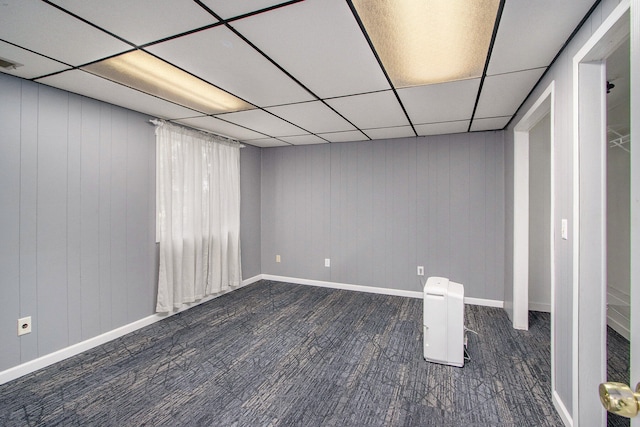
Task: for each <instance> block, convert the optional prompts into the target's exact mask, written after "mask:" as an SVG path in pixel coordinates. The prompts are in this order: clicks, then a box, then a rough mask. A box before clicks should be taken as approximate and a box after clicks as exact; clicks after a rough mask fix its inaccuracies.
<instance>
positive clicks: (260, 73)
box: [145, 27, 314, 106]
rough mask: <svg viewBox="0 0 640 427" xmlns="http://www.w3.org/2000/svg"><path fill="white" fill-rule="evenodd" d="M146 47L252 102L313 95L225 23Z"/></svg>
mask: <svg viewBox="0 0 640 427" xmlns="http://www.w3.org/2000/svg"><path fill="white" fill-rule="evenodd" d="M145 50H148V51H149V52H152V53H154V54H156V55H158V56H160V57H161V58H163V59H165V60H167V61H169V62H171V63H173V64H174V65H177V66H178V67H181V68H184V69H187V70H189V71H190V72H191V73H193V74H195V75H197V76H198V77H200V78H202V79H204V80H206V81H208V82H210V83H213V84H214V85H216V86H218V87H220V88H222V89H224V90H226V91H228V92H230V93H232V94H234V95H236V96H239V97H240V98H242V99H244V100H246V101H248V102H251V103H253V104H255V105H260V106H267V105H278V104H288V103H293V102H301V101H308V100H311V99H314V98H313V96H311V94H309V92H307V91H306V90H304V89H303V88H302V87H301V86H300V85H299V84H297V83H296V82H295V81H293V80H292V79H291V78H289V77H288V76H287V75H286V74H285V73H283V72H282V71H280V70H279V69H278V68H277V67H276V66H275V65H273V64H272V63H271V62H269V61H268V60H267V59H266V58H265V57H264V56H262V55H260V54H259V53H258V52H257V51H256V50H255V49H253V48H252V47H250V46H249V45H248V44H246V43H245V42H244V41H243V40H242V39H240V38H239V37H238V36H236V35H235V34H234V33H233V32H231V31H230V30H229V29H227V28H225V27H215V28H211V29H209V30H203V31H199V32H197V33H193V34H189V35H188V36H183V37H179V38H177V39H173V40H169V41H166V42H163V43H159V44H157V45H153V46H149V47H148V48H146V49H145ZM194 52H206V54H194Z"/></svg>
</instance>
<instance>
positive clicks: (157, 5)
mask: <svg viewBox="0 0 640 427" xmlns="http://www.w3.org/2000/svg"><path fill="white" fill-rule="evenodd" d="M52 2H53V3H56V4H57V5H59V6H61V7H63V8H65V9H66V10H68V11H70V12H73V13H74V14H76V15H78V16H80V17H81V18H84V19H86V20H87V21H89V22H91V23H93V24H95V25H97V26H98V27H100V28H103V29H105V30H107V31H109V32H111V33H113V34H115V35H117V36H120V37H122V38H124V39H125V40H127V41H129V42H131V43H135V44H136V45H141V44H144V43H149V42H152V41H156V40H160V39H163V38H165V37H169V36H172V35H174V34H179V33H183V32H185V31H189V30H192V29H194V28H200V27H204V26H206V25H210V24H214V23H216V22H218V20H217V19H216V18H214V17H213V16H212V15H211V14H210V13H209V12H207V11H206V10H204V9H203V8H202V7H200V6H198V4H197V3H195V2H194V1H192V0H109V1H86V0H52Z"/></svg>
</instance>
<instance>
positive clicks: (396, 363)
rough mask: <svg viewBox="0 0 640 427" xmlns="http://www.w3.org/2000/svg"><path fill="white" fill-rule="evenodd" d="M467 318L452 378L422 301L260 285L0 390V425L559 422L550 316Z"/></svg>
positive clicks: (475, 309)
mask: <svg viewBox="0 0 640 427" xmlns="http://www.w3.org/2000/svg"><path fill="white" fill-rule="evenodd" d="M465 313H466V324H467V325H468V327H469V328H471V329H473V330H476V331H478V333H479V336H475V335H470V339H469V341H470V343H469V353H470V356H471V358H472V360H471V361H468V362H467V363H466V364H465V367H464V368H455V367H449V366H443V365H438V364H433V363H427V362H425V361H424V359H423V357H422V328H421V324H422V300H419V299H409V298H401V297H392V296H385V295H375V294H365V293H356V292H349V291H340V290H332V289H326V288H317V287H310V286H301V285H292V284H284V283H278V282H269V281H262V282H259V283H256V284H254V285H251V286H247V287H245V288H242V289H239V290H236V291H234V292H232V293H230V294H227V295H224V296H221V297H219V298H217V299H214V300H212V301H210V302H208V303H206V304H202V305H200V306H197V307H194V308H192V309H191V310H188V311H187V312H184V313H181V314H178V315H175V316H173V317H170V318H168V319H166V320H164V321H161V322H158V323H155V324H153V325H151V326H149V327H146V328H144V329H141V330H139V331H136V332H134V333H131V334H129V335H127V336H125V337H122V338H120V339H117V340H115V341H112V342H109V343H107V344H105V345H102V346H100V347H97V348H95V349H93V350H90V351H88V352H86V353H83V354H81V355H78V356H76V357H73V358H71V359H68V360H65V361H63V362H61V363H58V364H56V365H53V366H50V367H48V368H45V369H43V370H41V371H38V372H35V373H33V374H30V375H27V376H25V377H22V378H20V379H18V380H15V381H12V382H10V383H8V384H5V385H3V386H0V425H3V426H23V425H65V426H80V425H82V426H87V425H100V426H106V425H119V426H130V425H131V426H140V425H147V426H169V425H171V426H178V425H202V426H269V425H270V426H560V425H562V422H561V420H560V418H559V417H558V416H557V414H556V412H555V410H554V409H553V406H552V403H551V398H550V394H551V386H550V373H549V372H550V361H549V359H550V358H549V346H550V344H549V315H548V314H546V313H536V312H532V313H531V314H530V318H529V321H530V329H529V331H526V332H525V331H516V330H514V329H513V328H512V327H511V324H510V322H509V320H508V318H507V316H506V314H505V312H504V311H503V310H502V309H496V308H487V307H479V306H467V307H466V311H465Z"/></svg>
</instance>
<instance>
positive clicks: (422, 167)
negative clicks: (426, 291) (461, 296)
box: [415, 138, 432, 287]
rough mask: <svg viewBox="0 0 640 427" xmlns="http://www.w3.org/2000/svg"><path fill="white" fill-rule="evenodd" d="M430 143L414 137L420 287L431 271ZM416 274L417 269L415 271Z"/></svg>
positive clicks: (417, 256)
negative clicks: (423, 273) (420, 269)
mask: <svg viewBox="0 0 640 427" xmlns="http://www.w3.org/2000/svg"><path fill="white" fill-rule="evenodd" d="M429 147H430V145H429V144H428V143H427V141H426V140H425V139H422V138H419V139H416V162H415V163H416V216H415V218H416V233H415V234H416V268H417V267H418V266H419V265H420V266H423V267H424V271H425V276H422V277H418V279H419V281H420V287H423V286H424V285H425V284H426V280H427V275H426V274H427V272H428V271H431V268H432V267H431V260H430V258H429V239H428V236H429V232H430V227H429V222H430V218H431V217H430V213H431V212H430V204H429V185H430V184H431V181H430V179H429V174H430V173H431V171H432V168H431V167H430V166H431V165H430V162H429V153H430V150H429ZM416 274H417V271H416Z"/></svg>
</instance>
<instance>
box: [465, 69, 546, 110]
mask: <svg viewBox="0 0 640 427" xmlns="http://www.w3.org/2000/svg"><path fill="white" fill-rule="evenodd" d="M544 70H545V69H544V68H538V69H535V70H527V71H519V72H515V73H508V74H500V75H497V76H487V77H486V78H485V80H484V85H483V86H482V93H481V94H480V101H479V102H478V108H477V109H476V114H475V118H480V119H482V118H486V117H500V116H510V115H512V114H514V113H515V112H516V109H517V108H518V107H519V106H520V104H522V101H524V99H525V98H526V96H527V95H528V94H529V92H530V91H531V89H533V86H534V85H535V84H536V82H537V81H538V79H539V78H540V76H541V75H542V73H543V72H544Z"/></svg>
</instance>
